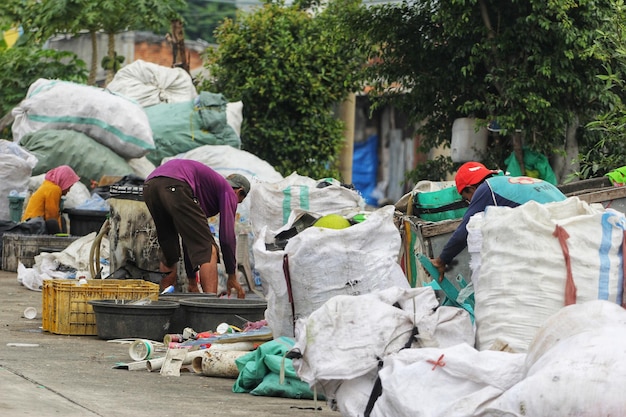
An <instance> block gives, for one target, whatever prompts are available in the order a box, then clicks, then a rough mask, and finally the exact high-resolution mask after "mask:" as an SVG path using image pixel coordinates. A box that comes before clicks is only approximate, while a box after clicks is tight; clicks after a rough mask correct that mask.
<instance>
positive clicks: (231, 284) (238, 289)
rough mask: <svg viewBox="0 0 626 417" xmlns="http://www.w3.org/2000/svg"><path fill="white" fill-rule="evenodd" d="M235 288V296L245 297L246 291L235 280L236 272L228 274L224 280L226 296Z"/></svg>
mask: <svg viewBox="0 0 626 417" xmlns="http://www.w3.org/2000/svg"><path fill="white" fill-rule="evenodd" d="M231 290H235V291H236V292H237V298H246V292H245V291H244V290H243V288H242V287H241V284H239V281H237V274H236V273H234V274H228V281H226V296H227V297H230V291H231Z"/></svg>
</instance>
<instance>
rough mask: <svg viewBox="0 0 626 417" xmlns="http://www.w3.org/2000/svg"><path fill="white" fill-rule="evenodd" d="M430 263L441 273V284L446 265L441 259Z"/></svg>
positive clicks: (437, 258)
mask: <svg viewBox="0 0 626 417" xmlns="http://www.w3.org/2000/svg"><path fill="white" fill-rule="evenodd" d="M430 262H431V263H432V264H433V266H434V267H435V268H437V270H438V271H439V282H441V281H443V274H444V273H445V272H446V264H445V263H444V262H443V261H442V260H441V258H439V257H436V258H435V259H431V260H430Z"/></svg>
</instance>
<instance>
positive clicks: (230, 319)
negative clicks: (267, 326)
mask: <svg viewBox="0 0 626 417" xmlns="http://www.w3.org/2000/svg"><path fill="white" fill-rule="evenodd" d="M178 302H179V303H180V309H181V310H182V312H183V314H184V316H185V322H186V323H187V326H186V327H191V328H192V329H194V330H195V331H197V332H205V331H215V329H216V328H217V326H218V325H219V324H220V323H228V324H230V325H233V326H237V327H243V326H244V325H245V324H246V322H248V321H251V322H254V321H259V320H263V319H264V318H265V310H266V309H267V302H266V301H264V300H260V299H254V298H253V299H238V298H206V297H205V298H181V299H180V300H179V301H178Z"/></svg>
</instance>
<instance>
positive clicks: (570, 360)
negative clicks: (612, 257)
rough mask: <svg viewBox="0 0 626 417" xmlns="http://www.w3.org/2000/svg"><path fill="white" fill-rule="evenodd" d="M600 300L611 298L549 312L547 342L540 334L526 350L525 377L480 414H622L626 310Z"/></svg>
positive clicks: (624, 403) (540, 416)
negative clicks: (563, 327)
mask: <svg viewBox="0 0 626 417" xmlns="http://www.w3.org/2000/svg"><path fill="white" fill-rule="evenodd" d="M598 303H604V304H609V302H607V301H596V302H593V303H585V304H582V305H572V306H568V307H566V308H563V309H562V310H561V311H560V312H559V313H557V315H556V316H554V317H553V318H551V319H550V320H549V323H547V324H546V326H545V328H542V329H541V330H540V333H541V334H542V335H548V336H549V340H548V341H547V343H546V342H544V341H543V340H542V338H541V337H538V338H537V339H535V341H534V342H533V345H535V344H537V345H538V346H537V347H538V349H535V347H533V346H531V348H530V350H529V354H530V352H531V351H533V352H534V353H533V357H532V360H530V361H529V360H528V359H530V356H529V357H527V364H528V368H527V370H526V376H525V378H524V379H523V380H522V381H520V382H519V383H517V384H516V385H515V386H513V387H512V388H510V389H509V390H507V391H506V392H505V393H503V394H502V395H501V396H500V397H499V398H498V399H496V400H495V401H493V402H492V403H491V404H490V407H488V408H487V409H486V410H485V413H484V414H481V416H493V415H497V416H503V415H506V416H514V417H523V416H533V417H552V416H623V415H624V410H626V398H625V397H624V390H623V381H624V375H626V358H625V357H624V352H625V351H626V325H625V324H624V323H626V311H625V310H624V309H623V308H621V307H619V306H613V307H612V306H599V305H598ZM585 317H586V319H585ZM581 319H582V320H581ZM562 323H567V324H568V326H567V327H568V330H567V331H565V332H562ZM557 335H558V336H557Z"/></svg>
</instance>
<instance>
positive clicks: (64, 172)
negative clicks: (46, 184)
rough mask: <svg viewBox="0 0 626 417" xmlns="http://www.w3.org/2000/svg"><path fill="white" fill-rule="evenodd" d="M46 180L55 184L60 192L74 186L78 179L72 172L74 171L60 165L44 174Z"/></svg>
mask: <svg viewBox="0 0 626 417" xmlns="http://www.w3.org/2000/svg"><path fill="white" fill-rule="evenodd" d="M46 179H47V180H48V181H50V182H53V183H55V184H56V185H58V186H59V187H61V190H64V191H65V190H67V189H69V188H70V187H71V186H72V185H74V184H76V183H77V182H78V180H79V179H80V177H79V176H78V175H77V174H76V173H75V172H74V170H73V169H72V168H71V167H70V166H68V165H61V166H58V167H56V168H53V169H51V170H50V171H48V172H47V173H46Z"/></svg>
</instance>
